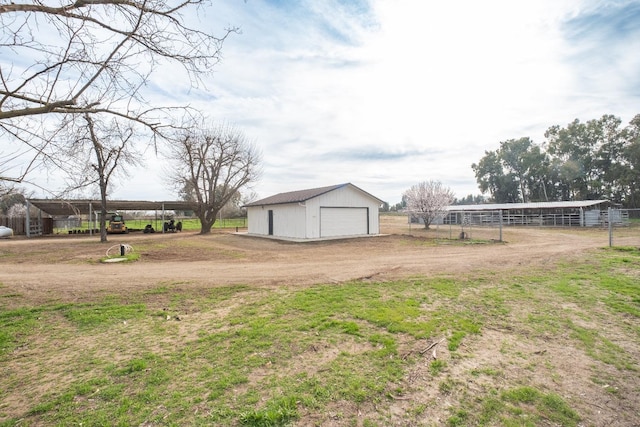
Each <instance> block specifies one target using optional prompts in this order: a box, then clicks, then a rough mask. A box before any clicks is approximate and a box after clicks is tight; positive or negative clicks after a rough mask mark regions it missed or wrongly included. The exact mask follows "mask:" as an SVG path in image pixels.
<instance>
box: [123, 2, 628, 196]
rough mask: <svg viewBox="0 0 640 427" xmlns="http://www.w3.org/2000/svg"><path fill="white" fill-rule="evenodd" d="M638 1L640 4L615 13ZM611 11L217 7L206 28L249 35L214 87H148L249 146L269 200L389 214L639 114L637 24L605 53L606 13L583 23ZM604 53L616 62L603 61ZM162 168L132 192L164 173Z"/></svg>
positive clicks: (232, 48) (471, 187)
mask: <svg viewBox="0 0 640 427" xmlns="http://www.w3.org/2000/svg"><path fill="white" fill-rule="evenodd" d="M367 5H368V7H367ZM629 5H632V6H633V5H638V1H631V2H629V1H618V2H613V3H610V4H609V6H607V7H608V9H605V11H611V10H613V9H615V8H616V7H617V8H625V7H628V6H629ZM601 7H602V4H601V3H600V2H595V1H578V0H557V1H554V0H539V1H518V2H514V1H510V0H491V1H487V2H478V1H474V0H460V1H456V2H421V1H417V0H372V1H371V3H370V4H367V3H365V2H340V1H330V2H315V1H312V0H306V1H298V2H285V1H280V2H276V1H273V2H269V1H258V0H247V1H246V2H238V1H228V2H214V3H213V5H212V9H210V10H208V11H207V16H205V17H202V19H201V22H206V23H207V24H206V25H207V27H208V28H212V29H213V30H214V31H216V32H219V30H220V29H222V28H224V27H229V26H238V27H240V28H241V30H242V34H239V35H232V36H231V37H230V38H229V39H228V40H227V42H226V44H225V46H224V50H223V56H224V58H223V61H222V62H221V63H220V64H219V66H218V67H217V69H216V70H215V73H214V76H213V78H212V79H211V80H208V81H207V82H206V88H200V89H197V90H190V91H188V90H187V88H188V85H185V84H182V85H181V84H179V82H176V79H175V73H174V72H172V71H171V70H168V71H167V73H164V74H162V75H158V76H156V77H155V78H154V82H155V83H156V85H157V87H162V88H164V89H165V91H166V94H164V95H163V96H160V95H156V96H158V98H157V100H158V102H162V101H163V100H165V102H166V100H167V98H165V96H167V97H168V99H169V100H170V102H175V103H186V102H188V103H189V104H191V105H193V106H197V107H198V108H201V109H202V110H203V111H205V112H207V113H208V114H209V115H210V116H211V117H212V118H213V119H216V120H218V121H225V122H229V123H233V124H236V125H237V126H238V127H240V128H241V129H242V130H243V131H244V132H245V133H246V134H247V136H248V137H249V138H250V139H252V140H255V141H256V142H257V144H258V145H259V146H260V147H262V150H263V153H264V173H263V177H262V180H261V181H260V182H259V183H258V184H257V186H256V191H257V192H258V193H259V195H260V196H261V197H266V196H269V195H272V194H274V193H277V192H281V191H290V190H298V189H302V188H308V187H315V186H325V185H331V184H337V183H342V182H353V183H354V184H356V185H358V186H360V187H362V188H363V189H364V190H366V191H369V192H371V193H372V194H374V195H376V196H378V197H380V198H382V199H384V200H387V201H389V202H391V203H395V202H398V201H399V200H400V198H401V196H402V192H403V191H404V190H406V189H407V188H408V187H410V186H411V185H413V184H415V183H417V182H419V181H423V180H427V179H435V180H440V181H442V182H443V183H444V184H445V185H448V186H451V187H452V189H453V190H454V192H455V193H456V194H457V195H458V196H459V197H463V196H465V195H466V194H469V193H473V194H477V193H478V192H479V191H478V190H477V185H476V183H475V178H474V176H473V171H472V170H471V167H470V165H471V164H472V163H473V162H477V161H478V160H480V158H481V157H482V155H483V154H484V151H485V150H493V149H496V148H497V147H498V144H499V142H500V141H503V140H506V139H510V138H519V137H522V136H529V137H531V138H532V139H533V140H534V141H536V142H542V140H543V133H544V131H545V130H546V129H547V128H548V127H549V126H552V125H555V124H559V125H564V124H566V123H568V122H569V121H571V120H573V119H574V118H579V119H581V120H590V119H594V118H598V117H600V116H601V115H602V114H615V115H618V116H620V117H621V118H622V120H623V122H625V123H626V122H628V121H629V120H630V119H631V118H632V116H633V115H635V114H637V113H638V112H639V111H637V106H638V105H640V103H639V102H638V98H639V97H640V93H639V92H638V90H637V89H638V85H637V83H638V82H637V81H636V82H634V81H633V79H636V80H637V79H638V77H637V76H639V75H640V73H639V72H640V60H639V59H638V58H637V55H633V54H632V53H631V52H634V51H633V50H632V51H630V50H628V48H629V46H631V45H632V46H635V50H637V47H640V46H638V41H637V40H640V38H639V37H638V34H639V31H638V28H637V26H638V24H636V27H635V28H634V27H633V24H630V25H631V27H632V28H629V29H628V32H627V33H625V34H618V33H616V32H611V31H609V32H607V34H606V36H607V39H606V44H605V43H604V40H603V39H602V38H599V35H598V34H597V33H594V32H593V31H590V32H589V31H587V32H584V31H582V29H583V27H580V25H583V24H584V22H583V21H581V19H584V18H585V17H590V16H592V15H593V14H594V13H596V12H598V13H600V14H599V15H597V16H600V17H603V19H602V20H601V21H597V20H595V19H590V20H588V23H589V24H590V25H592V27H591V29H593V28H596V29H597V28H603V26H606V23H607V18H608V17H609V18H610V19H613V17H612V16H613V15H611V14H609V15H607V14H606V13H605V14H604V15H603V14H602V9H601ZM616 16H618V15H616ZM579 30H580V31H579ZM629 34H633V35H635V37H629ZM617 36H620V38H616V37H617ZM620 40H625V44H623V43H620V42H619V41H620ZM603 48H606V49H608V50H609V52H610V55H608V56H607V61H602V60H599V57H597V56H594V55H596V53H598V52H599V49H603ZM633 83H635V84H636V86H635V90H629V89H630V86H629V85H630V84H633ZM632 87H634V86H632ZM158 93H159V92H158ZM159 163H161V160H158V162H151V163H150V164H149V165H148V166H147V169H146V171H141V172H140V174H138V175H137V178H134V181H133V182H134V183H138V182H140V180H142V179H143V178H142V176H143V175H144V176H154V175H155V174H158V173H160V172H159V170H160V166H159ZM145 179H146V178H145ZM154 183H155V185H154ZM114 197H118V198H128V199H132V198H140V199H155V200H160V199H165V200H166V199H172V198H175V194H173V193H172V192H170V191H168V190H167V189H166V188H165V187H164V186H163V184H162V181H161V180H160V179H153V178H151V179H147V180H146V181H145V183H144V186H140V185H123V186H120V187H119V188H118V189H117V190H116V191H115V192H114Z"/></svg>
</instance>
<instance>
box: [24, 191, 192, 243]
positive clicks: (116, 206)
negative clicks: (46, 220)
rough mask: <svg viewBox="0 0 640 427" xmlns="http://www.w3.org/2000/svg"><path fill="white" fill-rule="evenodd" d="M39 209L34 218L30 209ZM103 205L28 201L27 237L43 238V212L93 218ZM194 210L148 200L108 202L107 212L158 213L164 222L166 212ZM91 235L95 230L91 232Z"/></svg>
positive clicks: (96, 202)
mask: <svg viewBox="0 0 640 427" xmlns="http://www.w3.org/2000/svg"><path fill="white" fill-rule="evenodd" d="M32 206H33V207H35V208H37V209H38V216H37V217H36V218H32V217H31V214H30V208H31V207H32ZM101 206H102V204H101V202H100V200H93V199H76V200H62V199H27V218H26V235H27V237H31V236H41V235H43V230H44V227H43V217H42V214H43V212H44V213H45V214H47V215H49V216H51V217H56V216H70V215H87V216H88V217H89V218H91V217H92V216H93V215H94V213H96V212H100V210H101V209H102V208H101ZM188 210H194V206H193V205H192V204H191V203H188V202H184V201H164V202H154V201H146V200H108V201H107V211H109V212H114V211H115V212H119V211H156V212H161V217H162V222H164V220H165V212H166V211H188ZM89 231H90V234H92V233H93V230H89Z"/></svg>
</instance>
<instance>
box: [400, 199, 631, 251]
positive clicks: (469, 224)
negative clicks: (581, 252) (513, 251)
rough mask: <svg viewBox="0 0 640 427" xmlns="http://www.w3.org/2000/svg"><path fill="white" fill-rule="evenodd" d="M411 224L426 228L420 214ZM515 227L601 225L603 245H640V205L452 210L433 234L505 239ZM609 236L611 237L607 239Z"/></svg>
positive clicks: (435, 224) (434, 227) (432, 228)
mask: <svg viewBox="0 0 640 427" xmlns="http://www.w3.org/2000/svg"><path fill="white" fill-rule="evenodd" d="M409 225H410V228H415V229H419V228H421V227H422V228H424V223H423V222H422V220H421V218H420V217H419V216H417V215H416V214H409ZM511 227H530V228H535V227H546V228H552V227H557V228H569V229H570V228H575V229H582V230H584V229H601V230H606V231H608V232H607V233H603V235H606V237H605V238H603V245H607V244H608V245H609V246H629V245H631V246H639V247H640V209H616V208H610V209H607V210H597V209H594V210H585V211H566V212H560V213H558V212H553V211H549V212H526V213H523V212H510V211H505V210H502V211H499V210H496V211H468V210H465V211H449V212H448V213H447V214H446V215H445V216H443V217H441V218H438V219H436V220H435V221H433V222H432V223H431V225H430V227H429V230H430V235H431V236H433V237H435V238H441V239H476V240H491V241H503V233H504V232H505V230H507V229H509V228H511ZM607 239H608V241H607Z"/></svg>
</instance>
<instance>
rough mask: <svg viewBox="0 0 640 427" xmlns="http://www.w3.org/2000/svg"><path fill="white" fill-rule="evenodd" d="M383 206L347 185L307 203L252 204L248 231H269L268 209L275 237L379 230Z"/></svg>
mask: <svg viewBox="0 0 640 427" xmlns="http://www.w3.org/2000/svg"><path fill="white" fill-rule="evenodd" d="M379 207H380V206H379V201H378V200H377V199H376V198H374V197H372V196H371V195H369V194H367V193H365V192H363V191H361V190H359V189H358V188H357V187H355V186H353V185H347V186H344V187H340V188H338V189H335V190H333V191H329V192H328V193H325V194H322V195H320V196H317V197H314V198H312V199H309V200H307V201H306V202H304V203H288V204H280V205H265V206H251V207H249V208H248V209H247V216H248V221H249V230H248V231H249V234H258V235H268V234H269V213H268V212H269V210H272V211H273V236H274V237H287V238H295V239H317V238H320V237H331V236H361V235H366V234H367V233H368V234H379V233H380V223H379ZM367 215H368V217H367ZM323 216H324V218H323ZM321 222H322V224H321Z"/></svg>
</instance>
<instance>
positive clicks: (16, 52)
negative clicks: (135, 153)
mask: <svg viewBox="0 0 640 427" xmlns="http://www.w3.org/2000/svg"><path fill="white" fill-rule="evenodd" d="M206 3H207V2H206V0H177V1H173V0H57V1H56V0H53V1H51V2H46V1H41V0H32V1H20V2H19V1H16V2H4V1H3V2H2V4H0V25H1V26H2V30H1V32H0V136H2V137H3V138H5V140H6V139H8V138H12V139H13V140H14V141H16V145H15V149H14V150H12V151H11V152H5V153H2V154H3V156H2V157H3V158H5V159H6V158H9V157H20V156H23V155H24V154H25V152H28V153H30V155H31V156H32V163H31V164H26V165H25V166H23V168H22V169H21V171H20V173H18V174H17V175H18V176H14V177H10V176H2V174H0V179H4V180H11V181H20V180H21V179H22V178H24V176H25V174H26V173H28V171H29V170H30V169H31V168H32V167H33V166H34V164H33V163H35V158H37V155H39V154H42V152H43V150H45V149H46V147H47V144H48V143H49V142H50V140H51V135H52V133H55V132H56V131H57V130H58V129H59V126H58V122H56V121H55V120H56V119H55V118H52V116H51V113H57V114H56V115H58V114H65V115H66V114H78V113H81V114H82V113H104V114H109V115H113V116H116V117H121V118H125V119H127V120H132V121H136V122H138V123H141V124H143V125H144V126H146V127H148V128H149V129H151V130H153V131H156V130H158V128H159V127H160V126H161V121H162V120H161V117H160V116H161V115H160V114H159V113H158V107H157V106H153V108H152V107H151V106H149V105H148V103H147V102H146V100H145V99H144V96H143V93H142V88H143V87H144V85H145V84H146V83H147V82H148V79H149V76H150V75H151V74H152V73H153V72H154V70H156V69H158V68H159V67H160V66H163V67H164V66H171V65H176V64H179V65H180V66H182V67H183V69H184V70H186V72H187V75H188V76H189V77H188V78H189V79H190V82H191V84H194V85H197V84H198V83H199V82H200V78H201V76H202V75H203V74H205V73H210V72H211V71H212V69H213V66H214V65H216V64H217V63H218V61H219V60H220V49H221V46H222V43H223V41H224V39H225V38H226V37H227V35H228V34H229V32H231V31H234V29H227V30H225V31H224V34H222V36H221V37H215V36H213V35H212V34H209V33H208V32H205V31H201V30H198V29H196V28H194V27H192V26H191V25H190V21H189V19H188V17H193V16H194V15H196V13H197V10H196V9H198V8H199V7H201V6H203V5H205V4H206ZM7 163H8V162H7V161H6V160H5V164H0V171H1V170H3V168H4V169H6V168H7Z"/></svg>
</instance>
